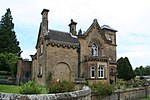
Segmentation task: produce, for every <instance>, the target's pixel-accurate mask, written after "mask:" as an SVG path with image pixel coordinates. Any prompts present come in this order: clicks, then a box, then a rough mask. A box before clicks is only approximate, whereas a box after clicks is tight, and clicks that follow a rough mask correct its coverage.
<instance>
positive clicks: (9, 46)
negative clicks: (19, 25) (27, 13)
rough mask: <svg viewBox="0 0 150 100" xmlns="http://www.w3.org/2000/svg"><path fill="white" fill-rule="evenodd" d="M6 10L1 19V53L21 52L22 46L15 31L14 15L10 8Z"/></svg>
mask: <svg viewBox="0 0 150 100" xmlns="http://www.w3.org/2000/svg"><path fill="white" fill-rule="evenodd" d="M6 11H7V12H6V13H5V15H3V16H2V19H1V21H0V53H4V52H7V53H15V54H17V53H19V52H20V47H19V42H18V41H17V38H16V35H15V31H14V23H13V22H12V20H13V17H12V15H11V11H10V9H9V8H8V9H7V10H6Z"/></svg>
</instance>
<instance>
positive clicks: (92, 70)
mask: <svg viewBox="0 0 150 100" xmlns="http://www.w3.org/2000/svg"><path fill="white" fill-rule="evenodd" d="M93 73H94V76H93ZM90 77H91V78H95V67H93V66H92V67H91V69H90Z"/></svg>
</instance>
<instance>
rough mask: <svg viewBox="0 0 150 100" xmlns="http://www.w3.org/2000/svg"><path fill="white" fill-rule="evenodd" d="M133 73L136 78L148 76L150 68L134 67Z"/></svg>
mask: <svg viewBox="0 0 150 100" xmlns="http://www.w3.org/2000/svg"><path fill="white" fill-rule="evenodd" d="M134 72H135V74H136V75H138V76H146V75H150V66H149V65H147V66H146V67H143V66H140V67H136V68H135V70H134Z"/></svg>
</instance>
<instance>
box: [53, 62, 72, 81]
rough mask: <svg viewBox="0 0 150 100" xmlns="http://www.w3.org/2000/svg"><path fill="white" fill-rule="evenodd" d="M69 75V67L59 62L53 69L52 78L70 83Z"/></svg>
mask: <svg viewBox="0 0 150 100" xmlns="http://www.w3.org/2000/svg"><path fill="white" fill-rule="evenodd" d="M70 77H71V73H70V67H69V65H68V64H66V63H64V62H61V63H58V64H57V65H56V67H55V69H54V76H53V78H54V79H55V80H57V79H59V80H61V81H62V80H66V81H70Z"/></svg>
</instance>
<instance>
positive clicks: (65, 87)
mask: <svg viewBox="0 0 150 100" xmlns="http://www.w3.org/2000/svg"><path fill="white" fill-rule="evenodd" d="M74 90H75V85H74V84H73V83H72V82H67V81H62V82H51V83H50V84H49V85H48V91H49V93H63V92H71V91H74Z"/></svg>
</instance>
